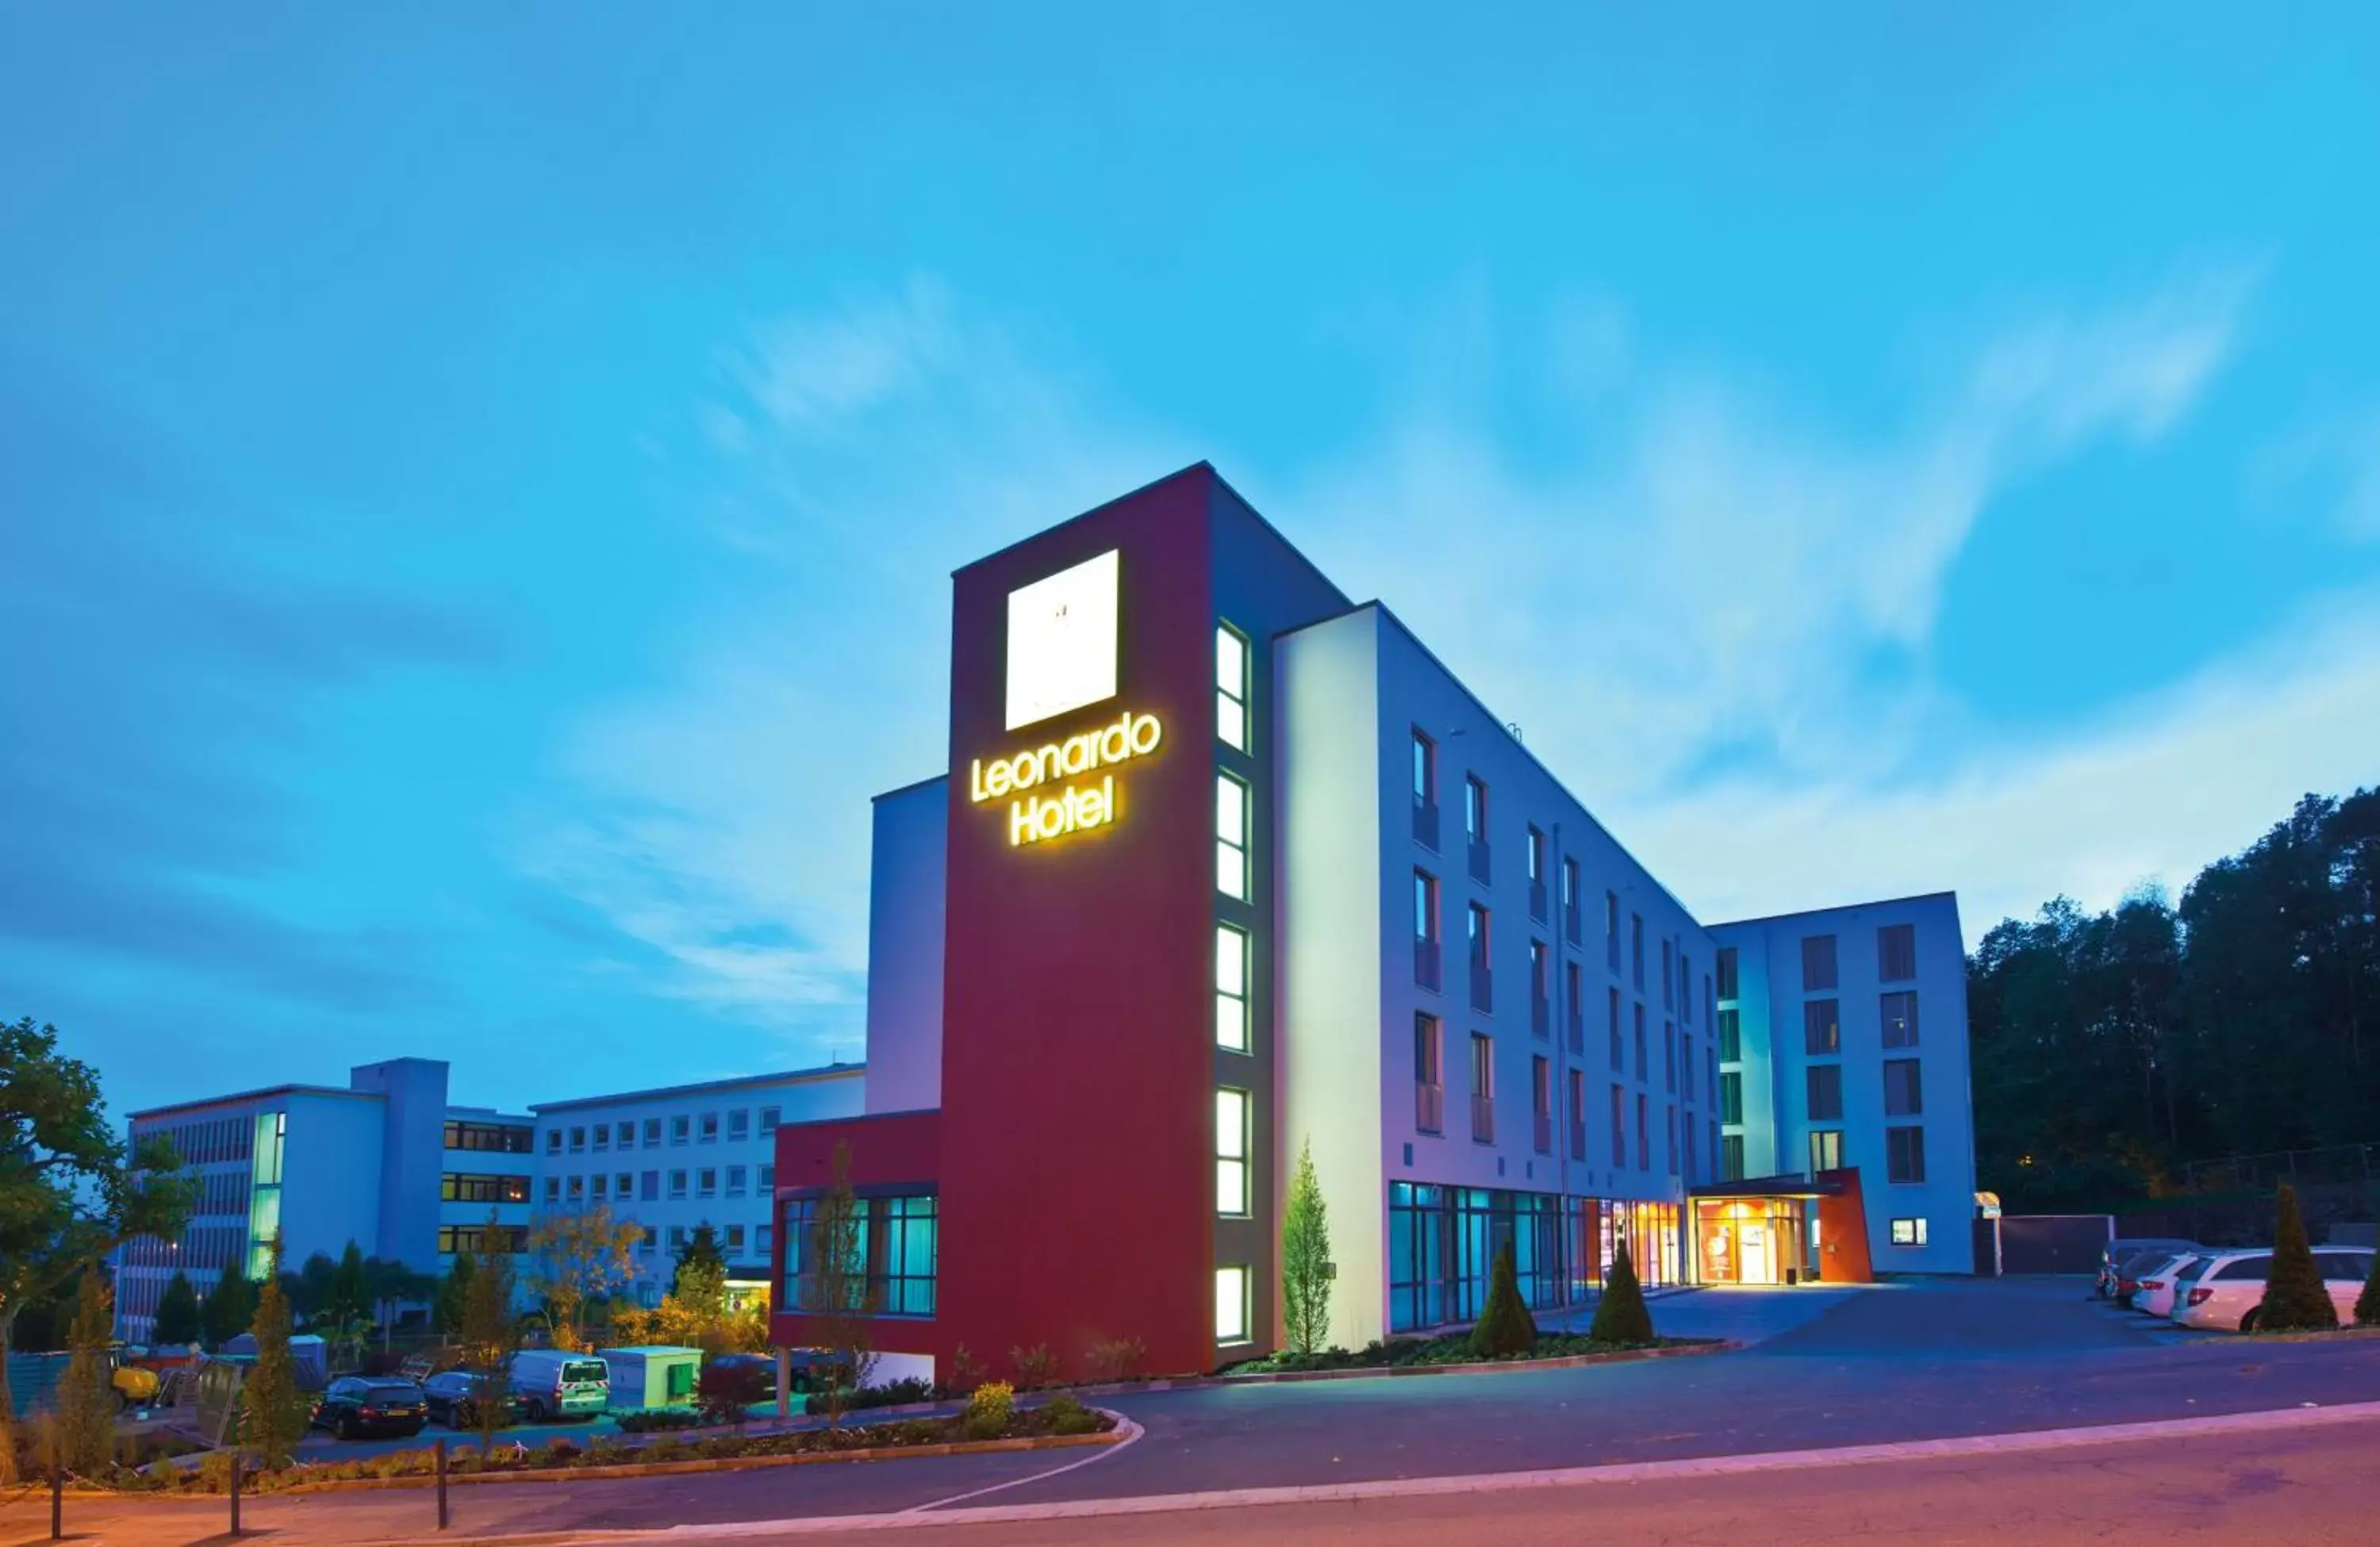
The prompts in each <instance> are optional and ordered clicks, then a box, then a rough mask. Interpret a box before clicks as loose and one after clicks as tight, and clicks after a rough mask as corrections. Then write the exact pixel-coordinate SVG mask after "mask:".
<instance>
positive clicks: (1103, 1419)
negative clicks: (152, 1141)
mask: <svg viewBox="0 0 2380 1547" xmlns="http://www.w3.org/2000/svg"><path fill="white" fill-rule="evenodd" d="M991 1419H993V1415H991V1414H989V1413H985V1412H981V1411H976V1410H974V1409H970V1410H969V1411H968V1412H964V1413H955V1414H952V1415H950V1416H949V1417H944V1418H912V1419H898V1420H896V1421H892V1422H887V1423H873V1424H865V1425H858V1426H853V1427H846V1428H840V1429H805V1430H798V1431H793V1432H790V1433H776V1434H735V1433H715V1434H709V1435H704V1436H702V1437H700V1438H693V1439H682V1438H679V1437H678V1436H676V1435H674V1434H664V1435H662V1436H661V1437H659V1438H657V1439H651V1440H646V1441H642V1442H637V1441H631V1440H625V1439H617V1438H613V1437H612V1436H609V1435H602V1436H598V1437H597V1438H595V1439H593V1440H591V1441H589V1442H588V1443H584V1444H582V1443H579V1442H577V1441H576V1440H570V1439H553V1440H549V1441H547V1442H546V1443H543V1444H541V1445H527V1444H521V1443H516V1442H512V1441H504V1440H500V1441H498V1442H497V1443H496V1448H495V1452H494V1454H493V1456H490V1457H486V1458H482V1457H481V1456H480V1453H479V1450H478V1448H477V1446H476V1444H472V1443H461V1444H456V1445H455V1446H452V1447H451V1448H450V1449H449V1452H448V1456H447V1468H448V1470H449V1472H450V1473H452V1474H454V1475H455V1476H472V1475H477V1474H480V1473H503V1472H531V1471H562V1470H568V1471H582V1470H584V1471H599V1470H601V1469H602V1468H607V1467H636V1466H650V1465H652V1464H654V1463H657V1462H668V1461H723V1460H735V1459H742V1458H745V1457H756V1456H814V1455H838V1454H844V1453H848V1452H853V1451H863V1450H906V1449H914V1448H916V1447H918V1446H922V1445H947V1444H959V1443H969V1442H977V1441H984V1440H1032V1439H1047V1438H1051V1437H1058V1436H1068V1435H1081V1434H1098V1433H1104V1432H1106V1431H1109V1430H1111V1429H1112V1428H1114V1427H1115V1423H1114V1420H1113V1419H1110V1418H1109V1417H1107V1416H1106V1415H1105V1414H1103V1413H1096V1412H1093V1411H1092V1410H1091V1409H1089V1408H1087V1407H1084V1406H1083V1405H1082V1404H1081V1403H1079V1402H1077V1401H1075V1399H1074V1398H1073V1397H1071V1396H1063V1395H1061V1396H1053V1397H1051V1398H1050V1400H1049V1401H1047V1402H1045V1403H1042V1404H1041V1405H1040V1406H1038V1407H1018V1408H1014V1410H1011V1411H1004V1412H1002V1413H1000V1414H998V1415H997V1419H996V1421H988V1420H991ZM436 1469H437V1459H436V1456H435V1454H434V1453H433V1452H431V1451H430V1450H428V1449H419V1450H400V1451H392V1452H389V1453H388V1454H386V1455H382V1456H368V1457H364V1458H361V1459H358V1460H353V1461H313V1462H308V1461H301V1462H298V1463H297V1464H296V1465H295V1466H289V1467H282V1468H275V1469H273V1470H271V1471H262V1472H259V1471H250V1472H248V1473H246V1474H244V1476H243V1478H242V1483H241V1486H242V1487H243V1488H244V1489H246V1490H250V1491H253V1492H277V1491H280V1490H282V1489H286V1488H293V1487H297V1486H299V1485H301V1484H308V1483H321V1482H352V1481H357V1480H364V1479H382V1478H415V1477H419V1478H426V1477H429V1476H431V1474H432V1473H434V1472H435V1471H436ZM107 1483H108V1486H110V1487H113V1488H115V1489H117V1490H120V1491H122V1492H152V1493H222V1492H229V1490H230V1487H231V1457H230V1456H229V1454H228V1453H225V1452H216V1453H213V1454H211V1455H209V1456H206V1457H205V1458H204V1459H203V1460H202V1461H200V1464H199V1465H198V1466H197V1467H196V1468H181V1467H176V1466H174V1465H173V1464H172V1463H171V1462H170V1461H161V1462H158V1463H157V1464H155V1465H153V1466H150V1467H146V1468H140V1470H138V1471H135V1470H131V1469H129V1468H123V1469H119V1470H118V1471H117V1472H116V1473H115V1476H113V1477H111V1478H109V1479H108V1480H107Z"/></svg>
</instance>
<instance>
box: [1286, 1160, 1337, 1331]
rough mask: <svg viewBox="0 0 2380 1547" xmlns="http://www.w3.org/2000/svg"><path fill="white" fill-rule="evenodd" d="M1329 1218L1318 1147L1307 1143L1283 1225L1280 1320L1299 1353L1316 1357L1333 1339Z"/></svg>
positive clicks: (1298, 1161) (1291, 1185) (1292, 1185)
mask: <svg viewBox="0 0 2380 1547" xmlns="http://www.w3.org/2000/svg"><path fill="white" fill-rule="evenodd" d="M1330 1273H1331V1268H1330V1213H1329V1211H1328V1210H1327V1209H1326V1208H1325V1207H1324V1205H1323V1201H1322V1183H1321V1181H1320V1179H1319V1178H1318V1177H1317V1176H1316V1175H1315V1174H1314V1141H1313V1140H1312V1139H1307V1140H1306V1141H1305V1143H1303V1144H1301V1145H1300V1146H1299V1147H1298V1151H1297V1172H1296V1175H1293V1177H1292V1178H1291V1179H1290V1184H1289V1207H1288V1209H1287V1210H1285V1211H1284V1212H1282V1214H1281V1320H1282V1322H1284V1323H1285V1324H1286V1326H1287V1328H1288V1332H1289V1346H1290V1347H1292V1348H1293V1349H1294V1350H1296V1351H1297V1352H1298V1353H1301V1354H1310V1353H1313V1352H1314V1351H1315V1350H1317V1349H1318V1348H1320V1347H1321V1346H1322V1343H1323V1340H1324V1339H1325V1338H1327V1337H1329V1336H1330Z"/></svg>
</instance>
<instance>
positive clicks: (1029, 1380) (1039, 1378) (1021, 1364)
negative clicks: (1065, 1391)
mask: <svg viewBox="0 0 2380 1547" xmlns="http://www.w3.org/2000/svg"><path fill="white" fill-rule="evenodd" d="M1008 1362H1009V1364H1010V1365H1011V1366H1012V1367H1014V1370H1016V1385H1015V1389H1017V1390H1021V1391H1031V1390H1032V1389H1033V1388H1034V1387H1036V1386H1046V1385H1050V1384H1051V1383H1054V1382H1055V1381H1056V1380H1057V1379H1058V1357H1057V1356H1056V1355H1055V1354H1052V1353H1051V1352H1050V1346H1049V1345H1048V1344H1046V1343H1037V1344H1035V1345H1034V1346H1032V1347H1030V1348H1011V1349H1010V1350H1009V1351H1008Z"/></svg>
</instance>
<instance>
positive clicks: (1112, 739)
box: [967, 710, 1165, 847]
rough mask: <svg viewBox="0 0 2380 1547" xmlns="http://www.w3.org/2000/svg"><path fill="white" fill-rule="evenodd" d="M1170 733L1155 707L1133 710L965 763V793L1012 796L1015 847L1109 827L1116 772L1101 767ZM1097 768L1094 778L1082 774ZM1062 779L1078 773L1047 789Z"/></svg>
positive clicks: (979, 797) (979, 798) (975, 797)
mask: <svg viewBox="0 0 2380 1547" xmlns="http://www.w3.org/2000/svg"><path fill="white" fill-rule="evenodd" d="M1164 739H1165V728H1164V726H1163V725H1160V724H1159V723H1158V719H1157V716H1156V715H1154V714H1135V713H1133V712H1132V711H1130V710H1126V711H1124V712H1123V713H1122V714H1120V715H1118V716H1116V718H1115V719H1114V720H1113V721H1112V722H1111V723H1110V724H1108V725H1102V726H1100V727H1099V729H1097V730H1087V731H1084V732H1082V733H1081V734H1080V735H1077V736H1070V737H1066V738H1065V739H1064V740H1063V741H1050V742H1044V743H1043V744H1042V745H1040V746H1038V747H1035V748H1033V749H1029V750H1027V751H1022V752H1016V753H1014V754H1012V755H1010V756H1008V757H1004V758H994V759H992V760H991V761H990V762H986V761H984V760H983V759H981V758H976V759H974V760H972V761H970V762H969V763H968V764H967V798H968V799H969V800H970V801H972V802H973V803H975V804H976V805H978V806H979V805H982V804H983V803H984V802H985V801H987V800H997V799H999V798H1001V797H1002V796H1011V797H1014V798H1013V799H1011V800H1010V801H1009V803H1008V842H1009V844H1010V846H1011V847H1023V846H1024V845H1026V844H1032V843H1041V842H1044V841H1045V840H1048V839H1050V838H1057V837H1062V836H1064V835H1065V834H1069V833H1079V832H1083V831H1085V830H1087V829H1088V828H1093V827H1104V826H1106V825H1107V824H1108V823H1110V822H1113V821H1115V819H1116V815H1117V806H1116V781H1115V774H1112V773H1108V772H1103V771H1104V770H1110V769H1113V768H1114V767H1116V766H1117V765H1118V764H1120V763H1125V762H1129V761H1132V760H1133V759H1135V758H1145V757H1147V755H1148V754H1149V753H1151V752H1154V751H1155V750H1157V748H1158V744H1159V743H1160V742H1161V741H1163V740H1164ZM1087 774H1099V778H1098V780H1097V781H1096V782H1094V781H1092V780H1091V779H1089V778H1087V777H1084V775H1087ZM1063 780H1079V782H1077V783H1071V784H1067V785H1065V786H1064V787H1063V788H1061V789H1056V790H1050V791H1049V793H1046V794H1045V793H1043V790H1044V789H1045V787H1046V786H1050V785H1054V784H1058V783H1060V782H1061V781H1063Z"/></svg>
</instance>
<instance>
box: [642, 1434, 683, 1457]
mask: <svg viewBox="0 0 2380 1547" xmlns="http://www.w3.org/2000/svg"><path fill="white" fill-rule="evenodd" d="M693 1454H694V1447H693V1446H692V1445H690V1444H687V1443H686V1442H685V1441H684V1440H679V1439H673V1438H671V1437H670V1436H668V1435H663V1436H662V1438H660V1439H658V1440H655V1441H654V1442H653V1443H650V1444H649V1445H647V1446H645V1449H644V1454H643V1455H642V1456H639V1457H637V1459H639V1460H643V1461H684V1460H686V1458H687V1457H688V1456H692V1455H693Z"/></svg>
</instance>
